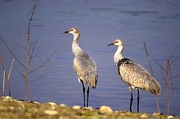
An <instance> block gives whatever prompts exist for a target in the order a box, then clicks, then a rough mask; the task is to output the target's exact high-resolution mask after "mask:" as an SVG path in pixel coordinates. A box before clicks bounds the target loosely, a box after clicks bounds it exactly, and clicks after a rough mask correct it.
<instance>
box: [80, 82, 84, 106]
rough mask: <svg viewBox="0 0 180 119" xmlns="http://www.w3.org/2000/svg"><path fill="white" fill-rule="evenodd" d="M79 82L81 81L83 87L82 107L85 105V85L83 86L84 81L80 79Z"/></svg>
mask: <svg viewBox="0 0 180 119" xmlns="http://www.w3.org/2000/svg"><path fill="white" fill-rule="evenodd" d="M81 83H82V87H83V99H84V107H85V87H84V83H83V81H82V80H81Z"/></svg>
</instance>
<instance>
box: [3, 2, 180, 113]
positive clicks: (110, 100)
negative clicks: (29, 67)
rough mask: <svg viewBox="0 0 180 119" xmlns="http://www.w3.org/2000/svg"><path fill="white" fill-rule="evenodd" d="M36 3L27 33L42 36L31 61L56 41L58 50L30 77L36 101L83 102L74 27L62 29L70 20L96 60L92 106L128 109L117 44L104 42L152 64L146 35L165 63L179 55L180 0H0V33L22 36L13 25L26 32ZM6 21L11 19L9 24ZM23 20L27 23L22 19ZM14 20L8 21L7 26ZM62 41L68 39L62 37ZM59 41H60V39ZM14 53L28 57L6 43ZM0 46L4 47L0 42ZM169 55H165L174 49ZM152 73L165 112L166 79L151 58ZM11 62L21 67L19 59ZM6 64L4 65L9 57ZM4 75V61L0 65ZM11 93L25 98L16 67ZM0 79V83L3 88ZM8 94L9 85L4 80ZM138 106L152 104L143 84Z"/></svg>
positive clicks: (175, 109)
mask: <svg viewBox="0 0 180 119" xmlns="http://www.w3.org/2000/svg"><path fill="white" fill-rule="evenodd" d="M34 4H37V8H36V11H35V14H34V16H33V21H32V23H31V25H32V27H31V40H36V39H40V40H39V41H38V43H37V46H36V49H35V54H36V55H35V57H34V59H33V61H32V63H36V62H37V61H38V60H39V59H41V58H42V57H44V56H47V55H49V54H50V53H52V51H53V50H54V49H56V48H58V47H61V48H60V49H59V51H58V53H59V54H58V55H55V56H54V57H53V58H52V60H51V61H52V63H51V64H50V66H48V67H47V68H46V69H45V70H44V71H43V72H42V73H40V74H36V75H34V77H33V78H37V77H38V76H40V75H43V74H44V73H46V72H47V75H45V77H43V78H41V79H40V80H37V81H34V82H32V83H30V84H29V100H36V101H39V102H49V101H53V102H56V103H57V104H60V103H65V104H67V105H68V106H73V105H81V106H82V105H83V100H82V87H81V84H80V83H78V81H77V78H76V74H75V72H74V70H73V65H72V61H73V54H72V51H71V41H72V35H68V34H62V32H63V31H66V30H68V29H69V28H71V27H77V28H78V29H79V30H80V32H81V37H80V40H79V45H80V46H81V48H82V49H83V50H84V51H86V52H87V53H88V54H89V55H91V56H92V57H93V59H94V60H95V61H96V63H97V66H98V74H99V78H98V85H97V88H96V89H95V90H93V89H92V90H90V102H89V104H90V106H93V107H94V108H96V107H99V106H101V105H109V106H111V107H112V108H113V109H114V110H129V97H130V93H129V90H128V88H127V86H126V85H125V84H124V83H123V82H122V81H121V80H120V78H119V76H118V73H117V68H116V66H115V64H114V62H113V55H114V53H115V51H116V47H107V44H109V43H111V42H113V41H114V40H115V39H116V38H121V39H122V40H123V41H124V43H125V49H124V52H123V55H124V57H128V58H130V59H132V60H134V61H135V62H137V63H140V64H141V65H142V66H144V67H145V68H147V69H148V71H150V69H149V65H148V62H147V58H146V54H145V51H144V46H143V41H145V42H146V45H147V48H148V51H149V54H150V55H151V56H153V58H154V59H155V60H156V61H158V62H159V63H160V64H161V65H162V66H164V67H165V63H166V59H167V58H170V60H173V59H175V58H177V57H178V56H180V52H179V51H180V40H179V39H180V35H179V31H180V22H179V21H180V12H179V11H180V8H179V5H180V2H179V1H170V0H164V1H151V0H149V1H143V0H137V1H134V0H130V1H126V0H121V1H118V0H117V1H113V2H112V1H108V0H99V1H92V0H88V1H86V0H76V2H72V1H70V0H61V1H58V0H55V1H47V0H45V1H36V0H32V1H28V2H27V1H22V0H21V1H13V0H3V1H1V2H0V15H1V16H0V17H1V19H0V36H1V37H2V38H3V39H4V40H6V41H10V42H18V43H21V38H20V35H18V33H17V30H14V29H13V27H15V28H18V30H19V32H20V33H21V35H22V37H23V38H24V39H25V40H26V38H27V36H26V27H27V24H28V19H29V17H30V16H29V13H30V10H31V9H32V7H33V5H34ZM6 21H8V22H9V23H10V24H11V25H9V24H8V23H7V22H6ZM24 22H25V23H26V25H24ZM12 26H13V27H12ZM64 44H65V45H64ZM62 45H63V47H62ZM9 46H10V47H11V48H12V49H13V51H14V53H15V54H16V55H17V56H18V57H19V58H20V59H21V60H25V52H24V51H23V49H22V48H21V47H17V45H12V44H9ZM0 47H1V49H2V48H4V45H3V44H2V42H1V43H0ZM175 47H177V48H176V50H175V51H174V53H173V55H172V56H170V55H171V54H172V52H173V50H174V48H175ZM1 56H2V57H3V58H4V59H5V60H7V61H9V62H11V60H12V58H11V57H10V56H9V55H8V54H7V53H6V52H4V50H1ZM151 61H152V67H153V70H154V75H155V77H156V79H157V80H158V82H159V83H160V84H161V87H162V91H161V94H160V95H159V103H160V108H161V112H162V113H167V95H166V86H165V81H164V79H163V76H162V73H161V69H160V67H159V66H158V65H157V63H155V62H154V61H153V60H152V59H151ZM176 61H177V64H176V65H175V66H173V68H172V72H173V75H174V76H176V75H179V71H180V65H179V59H178V60H176ZM14 65H15V67H20V68H22V67H21V66H20V65H19V64H18V63H17V61H15V64H14ZM6 69H9V65H8V64H7V63H6ZM0 72H1V73H0V77H2V68H0ZM10 81H11V82H10V83H11V91H12V96H13V97H15V98H18V99H20V98H21V99H23V98H24V93H25V90H24V89H25V88H24V86H25V85H24V84H25V81H24V79H23V78H22V76H21V75H20V74H19V73H18V71H17V69H16V68H13V71H12V74H11V77H10ZM179 84H180V80H179V77H178V78H176V79H175V80H174V82H173V89H174V92H173V90H172V89H171V88H170V94H171V95H170V99H171V102H170V106H171V107H170V114H177V115H180V113H179V110H180V104H179V98H180V92H179V90H180V89H179ZM1 86H2V81H1V83H0V89H1ZM5 93H6V95H7V94H8V93H7V86H6V92H5ZM136 96H137V92H136V90H134V103H133V111H136ZM140 96H141V98H140V111H141V112H150V113H153V112H156V111H157V108H156V102H155V97H154V96H153V95H151V94H149V93H147V92H145V91H140Z"/></svg>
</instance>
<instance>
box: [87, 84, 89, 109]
mask: <svg viewBox="0 0 180 119" xmlns="http://www.w3.org/2000/svg"><path fill="white" fill-rule="evenodd" d="M88 102H89V86H88V90H87V107H88Z"/></svg>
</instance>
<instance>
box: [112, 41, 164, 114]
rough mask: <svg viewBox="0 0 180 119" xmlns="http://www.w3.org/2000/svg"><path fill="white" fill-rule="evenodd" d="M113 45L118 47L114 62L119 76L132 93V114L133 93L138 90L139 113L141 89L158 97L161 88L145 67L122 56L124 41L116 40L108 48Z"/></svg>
mask: <svg viewBox="0 0 180 119" xmlns="http://www.w3.org/2000/svg"><path fill="white" fill-rule="evenodd" d="M111 45H115V46H117V47H118V48H117V51H116V52H115V54H114V62H115V64H116V66H117V68H118V74H119V76H120V77H121V79H122V81H123V82H124V83H126V84H127V85H128V87H129V90H130V93H131V98H130V111H131V112H132V109H131V107H132V101H133V94H132V91H133V89H137V93H138V96H137V112H139V99H140V96H139V89H142V90H145V91H148V92H149V93H152V94H154V95H155V96H156V97H157V95H158V94H159V93H160V92H161V86H160V84H159V83H158V82H157V81H156V79H155V78H154V77H153V76H151V75H150V73H149V72H148V71H147V70H146V69H145V68H144V67H142V66H141V65H140V64H137V63H135V62H133V61H132V60H130V59H128V58H124V57H123V56H122V51H123V49H124V43H123V41H122V40H120V39H116V40H115V41H114V42H113V43H111V44H109V45H108V46H111ZM158 110H159V109H158Z"/></svg>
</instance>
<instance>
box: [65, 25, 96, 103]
mask: <svg viewBox="0 0 180 119" xmlns="http://www.w3.org/2000/svg"><path fill="white" fill-rule="evenodd" d="M64 33H70V34H72V35H73V36H74V38H73V42H72V52H73V54H74V60H73V66H74V70H75V72H76V74H77V77H78V81H79V82H82V86H83V96H84V106H85V87H84V83H85V84H87V85H88V90H87V106H88V99H89V88H96V85H97V81H98V74H97V66H96V63H95V61H94V60H93V59H92V58H91V57H90V56H89V55H88V54H87V53H86V52H84V51H83V50H82V49H81V48H80V47H79V45H78V40H79V37H80V32H79V30H78V29H77V28H71V29H69V30H68V31H65V32H64Z"/></svg>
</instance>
